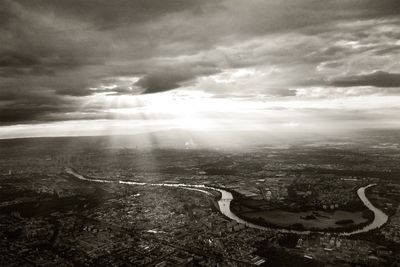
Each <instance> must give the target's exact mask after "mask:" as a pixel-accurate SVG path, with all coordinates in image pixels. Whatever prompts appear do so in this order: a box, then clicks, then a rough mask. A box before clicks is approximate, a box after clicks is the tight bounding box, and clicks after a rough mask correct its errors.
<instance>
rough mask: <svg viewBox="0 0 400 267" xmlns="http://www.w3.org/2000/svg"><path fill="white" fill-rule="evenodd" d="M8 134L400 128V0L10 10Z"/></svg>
mask: <svg viewBox="0 0 400 267" xmlns="http://www.w3.org/2000/svg"><path fill="white" fill-rule="evenodd" d="M0 44H1V45H0V138H18V137H31V136H66V135H67V136H68V135H120V134H135V133H144V132H151V131H163V130H168V129H184V130H189V131H197V132H198V131H221V130H224V131H228V130H231V131H267V132H272V133H275V134H280V133H285V132H296V131H299V132H307V131H311V132H320V133H325V132H340V131H353V130H358V129H364V128H398V127H399V126H400V120H399V117H400V116H399V114H400V112H399V111H400V1H398V0H379V1H376V0H352V1H348V0H332V1H330V0H327V1H320V0H293V1H289V0H269V1H264V0H263V1H261V0H260V1H258V0H249V1H239V0H212V1H211V0H113V1H109V0H68V1H67V0H65V1H64V0H59V1H54V0H35V1H32V0H0Z"/></svg>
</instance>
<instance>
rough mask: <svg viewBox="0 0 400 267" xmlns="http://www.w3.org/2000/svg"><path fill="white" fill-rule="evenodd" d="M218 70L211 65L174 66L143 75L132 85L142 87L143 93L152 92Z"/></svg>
mask: <svg viewBox="0 0 400 267" xmlns="http://www.w3.org/2000/svg"><path fill="white" fill-rule="evenodd" d="M216 72H218V69H216V68H213V67H211V66H201V65H195V66H174V67H169V68H164V69H160V70H156V71H154V72H151V73H149V74H147V75H145V76H144V77H143V78H141V79H140V80H139V81H137V82H136V83H135V84H134V86H139V87H141V88H143V89H144V91H143V93H144V94H152V93H159V92H164V91H168V90H172V89H176V88H178V87H180V86H181V84H182V83H184V82H191V81H193V80H195V79H196V78H197V77H200V76H203V75H210V74H213V73H216Z"/></svg>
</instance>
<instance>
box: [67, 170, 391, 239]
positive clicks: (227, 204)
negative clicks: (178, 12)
mask: <svg viewBox="0 0 400 267" xmlns="http://www.w3.org/2000/svg"><path fill="white" fill-rule="evenodd" d="M66 172H67V173H68V174H71V175H73V176H74V177H76V178H78V179H80V180H85V181H89V182H97V183H116V182H118V183H120V184H128V185H136V186H140V185H142V186H143V185H149V186H165V187H179V188H182V189H186V190H194V191H198V192H202V193H204V194H207V195H211V193H210V192H208V191H206V190H214V191H218V192H220V193H221V199H220V200H219V201H218V206H219V209H220V212H221V213H222V214H223V215H225V216H226V217H228V218H229V219H231V220H234V221H236V222H237V223H240V224H244V225H246V226H247V227H250V228H255V229H259V230H275V231H279V232H284V233H296V234H309V233H311V232H313V233H321V234H323V233H326V232H322V231H297V230H288V229H281V228H270V227H265V226H261V225H257V224H254V223H251V222H248V221H246V220H243V219H241V218H239V217H238V216H237V215H236V214H234V213H233V212H232V211H231V201H232V200H233V195H232V193H230V192H229V191H227V190H224V189H220V188H216V187H211V186H206V185H191V184H167V183H142V182H131V181H122V180H119V181H111V180H103V179H89V178H86V177H84V176H83V175H81V174H79V173H77V172H75V171H74V170H72V169H71V168H66ZM375 185H376V184H369V185H367V186H363V187H360V188H359V189H358V190H357V195H358V197H359V198H360V200H361V201H362V202H363V203H364V205H365V206H366V207H367V208H368V209H369V210H371V211H372V212H373V213H374V220H373V221H372V222H371V223H370V224H368V225H366V226H364V227H363V228H361V229H358V230H354V231H350V232H339V233H337V234H338V235H342V236H350V235H355V234H360V233H365V232H368V231H371V230H373V229H377V228H380V227H381V226H383V225H384V224H385V223H386V222H387V220H388V216H387V215H386V214H385V213H384V212H383V211H381V210H380V209H378V208H377V207H375V206H374V205H373V204H372V203H371V202H370V201H369V200H368V198H367V196H366V195H365V190H366V189H367V188H369V187H372V186H375Z"/></svg>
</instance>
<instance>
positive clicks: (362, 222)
mask: <svg viewBox="0 0 400 267" xmlns="http://www.w3.org/2000/svg"><path fill="white" fill-rule="evenodd" d="M371 186H374V184H370V185H368V186H365V187H361V188H359V189H358V190H357V194H358V196H359V198H360V200H361V201H362V202H363V203H364V205H365V206H364V207H365V208H364V209H362V210H341V209H337V210H334V211H325V210H304V211H293V210H285V209H270V210H262V209H257V208H249V207H248V206H246V205H243V202H245V199H243V198H238V199H237V200H236V199H235V200H234V201H232V203H231V209H232V210H233V211H234V212H235V213H236V215H237V216H238V217H239V218H241V219H243V220H246V221H248V222H252V223H254V224H257V225H262V226H266V227H271V228H282V229H288V230H300V231H309V230H311V231H333V232H341V233H344V232H345V233H349V232H354V233H358V232H365V231H363V230H362V229H364V228H368V229H367V230H372V229H374V228H379V227H380V226H382V225H383V224H384V223H385V222H386V221H387V215H386V214H384V213H383V212H382V211H380V210H379V209H377V208H376V207H374V206H373V205H372V204H371V203H370V201H369V200H368V199H367V197H366V196H365V191H366V189H368V188H369V187H371ZM253 204H254V201H253ZM253 207H254V206H253ZM371 225H375V226H374V227H372V228H371V227H369V226H371Z"/></svg>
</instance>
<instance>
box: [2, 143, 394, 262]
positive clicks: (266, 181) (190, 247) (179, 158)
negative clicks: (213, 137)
mask: <svg viewBox="0 0 400 267" xmlns="http://www.w3.org/2000/svg"><path fill="white" fill-rule="evenodd" d="M72 139H77V140H76V142H78V143H81V144H82V145H80V146H76V147H75V148H74V149H73V148H71V150H70V151H69V152H68V153H64V154H62V153H55V151H56V150H57V147H58V146H56V145H54V144H52V142H65V140H68V139H65V140H57V138H56V139H46V138H45V139H43V140H41V142H43V143H46V144H47V147H42V148H38V147H37V145H36V144H37V141H36V142H35V141H34V140H35V139H30V140H29V139H27V140H24V141H18V140H17V141H12V142H10V141H8V140H3V141H1V143H2V147H4V148H5V149H3V150H2V151H1V161H0V164H1V165H0V166H1V170H2V173H1V181H0V182H1V184H0V186H1V187H0V190H1V206H0V213H1V217H0V218H1V221H0V225H1V229H2V230H1V232H0V233H1V240H2V241H1V250H2V251H7V253H6V254H3V255H2V258H1V265H2V266H25V265H26V266H32V265H33V266H53V265H60V264H61V265H62V266H76V265H79V266H80V265H82V266H89V265H90V266H91V265H107V266H122V265H124V266H126V265H130V266H138V265H141V266H142V265H145V266H176V265H185V266H198V265H199V266H214V265H219V266H257V265H261V266H271V265H274V264H280V265H282V266H291V265H293V264H299V265H300V266H323V265H326V264H331V265H348V266H353V265H359V266H381V265H386V264H388V263H391V264H394V265H395V264H396V262H397V263H398V262H400V257H399V256H398V255H400V254H399V248H400V246H399V244H400V235H399V233H400V231H399V227H400V224H399V218H400V212H399V211H400V210H399V203H400V184H399V181H398V179H397V177H398V174H399V173H400V170H399V169H398V167H397V168H396V166H397V165H396V162H397V161H398V160H399V154H397V152H396V150H393V153H392V154H390V155H389V154H388V152H387V151H386V150H385V160H384V161H383V160H382V154H381V153H382V151H381V150H380V149H379V148H376V147H374V146H375V144H373V141H377V142H379V141H380V140H370V141H369V142H370V145H369V146H365V145H364V144H353V145H352V146H351V147H349V146H348V145H346V147H343V145H340V144H338V145H332V144H329V145H318V146H314V147H312V148H309V146H308V144H299V145H293V146H291V147H285V148H281V147H277V148H271V147H269V148H258V147H255V148H253V149H250V150H249V151H234V150H222V149H213V150H204V149H187V148H186V149H174V148H152V149H138V148H136V147H134V148H132V149H130V148H121V149H119V148H111V149H110V148H107V147H106V146H104V147H102V146H99V145H96V146H93V147H92V149H88V147H91V146H92V145H93V144H94V143H96V144H97V143H98V142H92V143H88V141H87V140H89V139H88V138H85V139H82V140H79V138H72ZM93 139H96V138H93ZM39 143H40V142H39ZM20 151H24V153H22V154H21V153H19V152H20ZM321 153H324V155H325V157H324V158H321V156H320V155H321ZM150 158H151V161H150V160H149V159H150ZM343 158H346V160H345V161H343V160H342V159H343ZM139 162H141V163H142V162H147V164H137V163H139ZM347 162H351V164H348V163H347ZM356 162H357V164H355V163H356ZM21 163H23V164H21ZM366 163H368V168H366V167H365V164H366ZM382 169H383V170H384V171H382ZM71 173H72V174H71ZM79 177H82V178H83V179H79ZM96 181H97V182H96ZM120 181H124V183H121V182H120ZM129 183H131V184H129ZM157 184H158V185H163V184H165V185H174V184H175V185H178V184H184V185H189V186H195V185H202V186H204V189H197V188H195V187H192V188H191V187H186V188H184V187H177V186H154V185H157ZM368 184H376V186H373V187H371V188H370V189H366V196H367V197H368V199H369V200H370V201H371V202H372V203H373V205H375V206H377V207H378V208H379V209H381V210H382V211H383V212H384V213H385V214H387V215H388V216H389V218H390V219H389V220H388V221H387V222H385V223H384V225H383V226H382V227H379V228H377V229H373V230H371V231H368V232H366V233H360V234H354V235H344V234H343V232H346V231H347V232H348V231H350V230H352V229H353V228H354V229H358V228H362V226H364V225H366V224H368V223H370V222H371V220H372V219H373V218H371V215H364V214H368V209H366V207H365V206H364V205H363V203H362V202H361V201H360V199H359V197H358V196H357V194H356V191H357V189H358V188H359V187H361V186H364V185H368ZM210 188H222V189H225V190H229V192H232V193H233V195H234V199H233V201H232V202H231V203H230V206H231V210H232V212H233V213H235V214H237V215H238V216H240V217H242V218H243V216H245V215H244V214H246V215H247V216H249V214H252V213H254V212H258V213H259V212H266V213H265V214H266V215H265V216H266V217H265V218H266V219H267V220H268V218H270V219H273V222H274V223H271V221H270V223H268V224H267V226H269V227H265V229H262V230H259V229H254V228H253V227H249V226H248V225H245V224H241V223H238V222H236V221H235V220H232V219H230V218H229V217H227V216H226V215H224V214H223V213H222V211H221V209H220V207H219V206H218V200H219V199H220V198H221V194H220V193H219V191H217V190H210ZM186 189H192V190H186ZM250 211H251V212H250ZM338 212H339V214H340V213H344V214H345V215H346V214H347V216H349V215H348V214H350V215H351V218H352V220H351V222H345V223H344V224H340V223H339V224H338V223H336V224H335V220H338V219H335V217H336V215H335V214H337V213H338ZM269 213H271V214H269ZM241 214H242V215H241ZM268 214H269V215H268ZM278 214H280V215H278ZM282 214H283V215H282ZM293 214H301V216H297V217H296V216H292V215H293ZM289 215H290V216H289ZM345 215H342V216H344V217H343V218H347V217H346V216H345ZM282 216H283V217H284V218H285V219H284V220H283V222H289V223H290V221H292V222H291V223H290V224H285V223H283V222H282V221H280V220H279V218H280V217H282ZM365 216H366V217H365ZM372 217H374V214H372ZM245 218H246V217H245ZM326 218H328V219H326ZM339 218H341V217H340V216H339ZM327 221H329V222H331V223H333V226H334V227H335V228H337V229H332V227H328V226H327V225H326V222H327ZM336 222H337V221H336ZM261 223H262V222H261ZM301 223H302V224H303V226H302V225H301ZM319 223H322V224H321V225H320V226H318V227H320V228H319V229H316V230H314V228H318V227H312V228H309V229H311V231H308V232H306V233H302V232H301V231H300V232H298V231H296V230H299V229H300V230H302V229H307V225H314V226H315V225H318V224H319ZM299 224H300V225H299ZM329 225H331V224H329ZM304 227H306V228H304ZM285 229H289V231H285ZM290 229H292V230H294V231H291V230H290ZM394 265H393V266H394Z"/></svg>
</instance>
